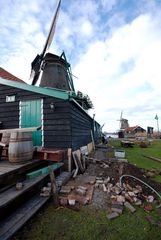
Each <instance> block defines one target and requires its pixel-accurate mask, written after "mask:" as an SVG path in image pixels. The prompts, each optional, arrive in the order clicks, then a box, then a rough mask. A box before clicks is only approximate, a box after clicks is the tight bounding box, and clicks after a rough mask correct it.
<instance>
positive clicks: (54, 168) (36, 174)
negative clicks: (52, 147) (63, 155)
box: [26, 163, 63, 179]
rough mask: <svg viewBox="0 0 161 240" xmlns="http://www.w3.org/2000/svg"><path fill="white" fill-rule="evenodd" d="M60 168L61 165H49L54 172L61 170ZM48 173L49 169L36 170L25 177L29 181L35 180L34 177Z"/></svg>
mask: <svg viewBox="0 0 161 240" xmlns="http://www.w3.org/2000/svg"><path fill="white" fill-rule="evenodd" d="M62 166H63V163H54V164H52V165H51V167H52V169H53V170H54V171H55V170H56V169H59V168H61V167H62ZM48 173H49V168H48V167H44V168H41V169H38V170H36V171H33V172H31V173H27V174H26V177H27V178H29V179H31V178H35V177H38V176H40V175H43V174H48Z"/></svg>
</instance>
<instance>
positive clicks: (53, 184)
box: [48, 166, 59, 207]
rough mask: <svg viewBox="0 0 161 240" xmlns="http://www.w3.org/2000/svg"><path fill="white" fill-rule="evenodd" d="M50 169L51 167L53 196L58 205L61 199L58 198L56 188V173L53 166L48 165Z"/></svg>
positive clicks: (55, 203)
mask: <svg viewBox="0 0 161 240" xmlns="http://www.w3.org/2000/svg"><path fill="white" fill-rule="evenodd" d="M48 169H49V175H50V181H51V195H52V197H53V201H54V205H55V206H56V207H57V206H58V205H59V199H58V193H57V189H56V180H55V174H54V171H53V169H52V166H48Z"/></svg>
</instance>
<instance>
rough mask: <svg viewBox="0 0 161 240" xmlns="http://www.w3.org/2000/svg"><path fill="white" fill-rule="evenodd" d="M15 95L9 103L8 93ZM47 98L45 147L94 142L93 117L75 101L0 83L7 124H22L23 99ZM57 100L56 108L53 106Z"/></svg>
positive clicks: (0, 115)
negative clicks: (20, 115)
mask: <svg viewBox="0 0 161 240" xmlns="http://www.w3.org/2000/svg"><path fill="white" fill-rule="evenodd" d="M13 94H14V95H15V96H16V101H15V102H9V103H6V96H8V95H13ZM41 98H43V102H44V109H43V112H44V147H46V148H57V149H65V148H73V149H74V150H75V149H78V148H79V147H81V146H84V145H87V144H88V143H89V142H91V133H90V130H91V128H92V127H91V126H92V119H91V118H90V117H89V116H88V115H87V114H86V113H84V111H82V110H80V108H79V107H78V106H77V105H75V103H73V102H69V101H64V100H60V99H56V98H53V97H48V96H46V95H42V94H38V93H33V92H30V91H26V90H22V89H18V88H14V87H9V86H5V85H1V84H0V121H1V122H3V128H4V129H5V128H6V129H7V128H18V127H19V101H25V100H34V99H41ZM51 102H53V103H54V105H55V109H54V110H52V109H51V108H50V103H51Z"/></svg>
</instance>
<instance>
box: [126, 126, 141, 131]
mask: <svg viewBox="0 0 161 240" xmlns="http://www.w3.org/2000/svg"><path fill="white" fill-rule="evenodd" d="M138 127H139V126H134V127H128V128H125V131H128V132H129V131H134V130H135V129H136V128H138Z"/></svg>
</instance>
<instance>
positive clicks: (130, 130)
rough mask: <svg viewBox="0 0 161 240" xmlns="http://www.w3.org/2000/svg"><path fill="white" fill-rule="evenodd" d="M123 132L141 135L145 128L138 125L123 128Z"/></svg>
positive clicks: (128, 134) (129, 134) (143, 133)
mask: <svg viewBox="0 0 161 240" xmlns="http://www.w3.org/2000/svg"><path fill="white" fill-rule="evenodd" d="M124 133H125V135H126V136H139V135H141V136H143V135H145V134H146V130H145V129H144V128H142V127H140V126H138V125H137V126H134V127H128V128H125V130H124Z"/></svg>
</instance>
